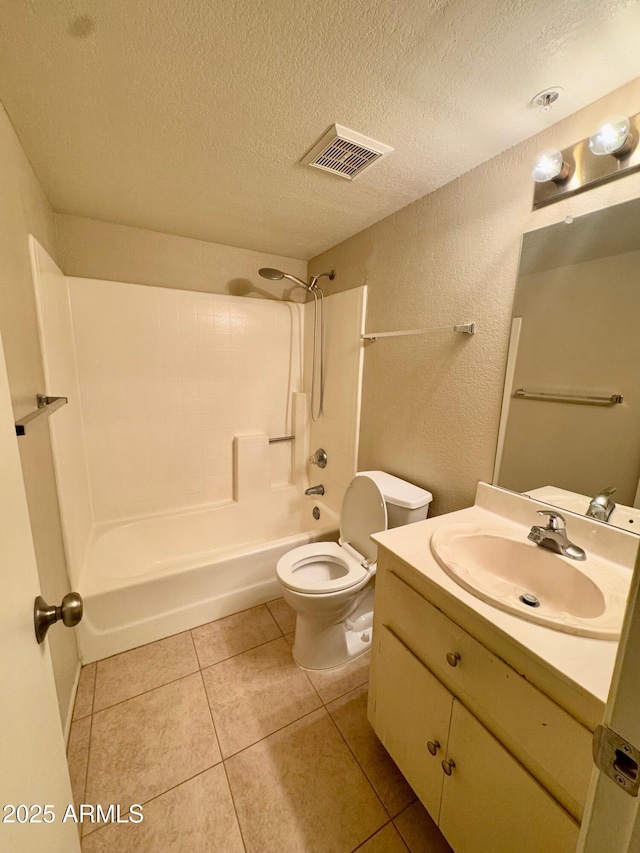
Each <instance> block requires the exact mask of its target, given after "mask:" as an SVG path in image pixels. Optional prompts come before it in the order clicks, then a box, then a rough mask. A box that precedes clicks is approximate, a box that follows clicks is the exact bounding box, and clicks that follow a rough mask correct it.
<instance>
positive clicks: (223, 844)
mask: <svg viewBox="0 0 640 853" xmlns="http://www.w3.org/2000/svg"><path fill="white" fill-rule="evenodd" d="M143 815H144V820H143V821H142V823H137V824H131V823H127V824H111V825H109V826H106V827H104V828H102V829H100V831H99V832H94V833H93V834H92V835H90V836H89V837H88V838H86V839H85V840H84V842H83V845H82V850H83V853H113V851H115V850H117V851H118V853H141V851H144V853H223V851H224V853H244V846H243V844H242V839H241V837H240V830H239V828H238V821H237V819H236V815H235V810H234V807H233V802H232V800H231V794H230V792H229V785H228V783H227V777H226V774H225V772H224V768H223V766H222V764H219V765H218V766H217V767H213V768H211V769H210V770H206V771H205V772H204V773H201V774H200V775H199V776H196V777H195V778H194V779H190V780H189V781H188V782H184V783H183V784H182V785H179V786H178V787H177V788H173V789H172V790H171V791H168V792H167V793H166V794H162V795H161V796H159V797H157V798H156V799H155V800H152V801H151V802H150V803H147V804H146V805H145V806H144V811H143Z"/></svg>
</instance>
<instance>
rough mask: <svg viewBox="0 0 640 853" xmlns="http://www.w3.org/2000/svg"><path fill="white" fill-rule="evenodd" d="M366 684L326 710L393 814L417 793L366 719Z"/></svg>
mask: <svg viewBox="0 0 640 853" xmlns="http://www.w3.org/2000/svg"><path fill="white" fill-rule="evenodd" d="M367 694H368V688H367V685H366V684H365V685H363V686H362V687H357V688H356V689H355V690H352V691H351V692H350V693H347V694H346V695H345V696H342V697H340V699H336V700H335V701H334V702H331V704H330V705H327V711H329V713H330V714H331V716H332V717H333V719H334V722H335V723H336V725H337V726H338V728H339V729H340V731H341V732H342V735H343V737H344V739H345V740H346V742H347V743H348V744H349V746H350V747H351V750H352V752H353V754H354V755H355V757H356V758H357V759H358V762H359V764H360V766H361V767H362V769H363V770H364V772H365V773H366V774H367V777H368V779H369V781H370V782H371V784H372V785H373V787H374V788H375V790H376V793H377V795H378V796H379V797H380V799H381V800H382V802H383V805H384V807H385V808H386V809H387V811H388V812H389V814H390V815H391V817H395V816H396V815H397V814H399V813H400V812H401V811H402V810H403V809H405V808H406V807H407V806H408V805H409V804H410V803H412V802H413V801H414V800H415V798H416V795H415V794H414V792H413V789H412V788H411V787H410V785H409V784H408V782H407V781H406V779H405V778H404V776H403V775H402V773H401V772H400V771H399V770H398V768H397V766H396V765H395V763H394V761H393V760H392V758H391V756H390V755H389V753H388V752H387V750H386V749H385V748H384V746H383V745H382V744H381V743H380V741H379V740H378V738H377V737H376V734H375V732H374V731H373V728H372V727H371V724H370V723H369V721H368V720H367Z"/></svg>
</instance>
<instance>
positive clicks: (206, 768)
mask: <svg viewBox="0 0 640 853" xmlns="http://www.w3.org/2000/svg"><path fill="white" fill-rule="evenodd" d="M220 764H222V761H218V762H216V763H215V764H212V765H211V766H210V767H205V768H204V770H198V772H197V773H194V774H193V776H188V777H187V778H186V779H183V780H182V781H181V782H176V784H175V785H171V787H170V788H167V789H166V791H160V793H159V794H155V795H154V796H153V797H149V799H148V800H143V801H141V802H140V803H139V805H141V806H148V805H149V803H152V802H153V801H154V800H158V799H159V798H160V797H164V795H165V794H168V793H169V792H170V791H175V789H176V788H179V787H180V786H181V785H186V783H187V782H191V781H192V780H193V779H197V778H198V776H203V775H204V774H205V773H208V772H209V771H210V770H213V768H214V767H218V766H219V765H220ZM136 805H137V804H136ZM143 812H144V809H143ZM128 814H131V812H130V810H129V809H127V811H126V812H125V813H124V815H122V816H123V817H126V816H127V815H128ZM107 826H118V824H117V823H116V824H112V823H101V824H100V826H98V827H96V829H94V830H92V831H91V832H90V833H89V835H94V834H95V833H96V832H100V830H101V829H105V827H107ZM88 837H89V836H87V838H88Z"/></svg>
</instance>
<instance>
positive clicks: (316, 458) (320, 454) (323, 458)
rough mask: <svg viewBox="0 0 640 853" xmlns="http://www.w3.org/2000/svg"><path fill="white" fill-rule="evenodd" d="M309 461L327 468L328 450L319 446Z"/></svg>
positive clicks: (319, 466)
mask: <svg viewBox="0 0 640 853" xmlns="http://www.w3.org/2000/svg"><path fill="white" fill-rule="evenodd" d="M309 462H310V463H311V464H312V465H317V466H318V468H326V467H327V451H326V450H323V449H322V448H321V447H319V448H318V449H317V450H316V452H315V453H314V454H313V456H310V457H309Z"/></svg>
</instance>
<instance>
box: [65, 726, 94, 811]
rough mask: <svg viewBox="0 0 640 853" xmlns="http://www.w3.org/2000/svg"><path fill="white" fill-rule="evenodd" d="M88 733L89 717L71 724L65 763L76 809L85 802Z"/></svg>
mask: <svg viewBox="0 0 640 853" xmlns="http://www.w3.org/2000/svg"><path fill="white" fill-rule="evenodd" d="M90 733H91V717H83V718H82V719H81V720H76V721H75V722H74V723H71V730H70V732H69V744H68V746H67V763H68V764H69V776H70V777H71V790H72V791H73V802H74V805H75V806H76V807H77V806H78V804H79V803H84V802H85V798H84V789H85V783H86V780H87V762H88V760H89V735H90Z"/></svg>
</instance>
